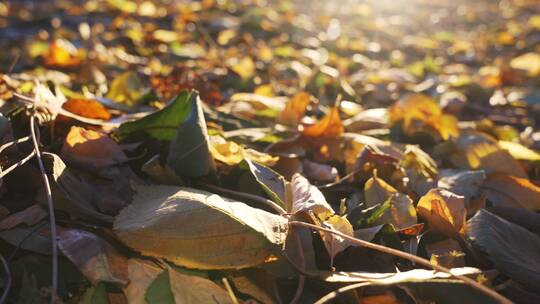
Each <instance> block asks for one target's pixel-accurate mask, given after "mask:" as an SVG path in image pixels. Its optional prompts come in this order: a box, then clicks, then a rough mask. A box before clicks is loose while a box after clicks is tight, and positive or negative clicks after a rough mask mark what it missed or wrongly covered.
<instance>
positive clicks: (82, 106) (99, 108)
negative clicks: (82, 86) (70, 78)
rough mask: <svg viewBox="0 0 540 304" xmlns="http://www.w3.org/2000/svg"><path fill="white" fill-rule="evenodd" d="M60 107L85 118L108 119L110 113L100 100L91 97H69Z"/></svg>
mask: <svg viewBox="0 0 540 304" xmlns="http://www.w3.org/2000/svg"><path fill="white" fill-rule="evenodd" d="M62 108H64V110H66V111H69V112H71V113H73V114H77V115H79V116H82V117H86V118H93V119H101V120H105V121H107V120H110V119H111V113H109V110H107V108H105V106H103V104H101V103H100V102H98V101H96V100H92V99H69V100H68V101H66V102H65V103H64V104H63V105H62Z"/></svg>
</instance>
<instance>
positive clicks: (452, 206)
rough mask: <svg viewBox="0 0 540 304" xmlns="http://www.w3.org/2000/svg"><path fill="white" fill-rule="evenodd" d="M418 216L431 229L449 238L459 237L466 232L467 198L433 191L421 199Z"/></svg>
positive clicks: (444, 191)
mask: <svg viewBox="0 0 540 304" xmlns="http://www.w3.org/2000/svg"><path fill="white" fill-rule="evenodd" d="M416 210H417V211H418V215H419V216H420V217H422V218H423V219H425V220H426V221H427V222H428V224H429V227H430V228H431V229H433V230H434V231H437V232H439V233H441V234H443V235H446V236H448V237H459V236H460V235H463V234H464V233H465V231H466V228H467V226H466V222H465V221H466V217H467V209H466V208H465V198H464V197H463V196H460V195H456V194H454V193H452V192H450V191H447V190H444V189H438V188H435V189H432V190H430V191H429V192H428V193H427V194H426V195H424V196H422V198H420V201H419V202H418V205H417V206H416Z"/></svg>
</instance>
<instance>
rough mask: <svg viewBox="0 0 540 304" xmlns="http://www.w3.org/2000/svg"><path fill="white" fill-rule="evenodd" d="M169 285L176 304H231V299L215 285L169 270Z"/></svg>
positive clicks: (199, 278)
mask: <svg viewBox="0 0 540 304" xmlns="http://www.w3.org/2000/svg"><path fill="white" fill-rule="evenodd" d="M169 284H170V287H171V292H172V294H173V296H174V302H175V303H176V304H192V303H201V304H206V303H208V304H211V303H220V304H232V303H233V301H232V300H231V297H230V296H229V294H228V293H227V291H225V289H223V288H221V287H220V286H219V285H217V284H216V283H214V282H212V281H210V280H208V279H205V278H202V277H199V276H195V275H186V274H183V273H181V272H179V271H176V270H174V269H172V268H169Z"/></svg>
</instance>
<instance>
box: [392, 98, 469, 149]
mask: <svg viewBox="0 0 540 304" xmlns="http://www.w3.org/2000/svg"><path fill="white" fill-rule="evenodd" d="M388 114H389V119H390V123H391V124H399V123H401V124H402V129H403V131H404V133H405V134H406V135H407V136H414V135H415V134H416V133H418V132H427V133H429V134H432V135H434V136H435V137H436V138H441V139H443V140H447V139H449V138H450V137H458V136H459V129H458V126H457V119H456V118H455V117H453V116H451V115H447V114H443V112H442V110H441V108H440V107H439V105H437V103H435V101H434V100H433V99H431V98H430V97H428V96H426V95H422V94H413V95H409V96H408V97H406V98H405V99H402V100H400V101H398V102H397V103H395V104H394V105H393V106H392V107H391V108H390V109H389V113H388Z"/></svg>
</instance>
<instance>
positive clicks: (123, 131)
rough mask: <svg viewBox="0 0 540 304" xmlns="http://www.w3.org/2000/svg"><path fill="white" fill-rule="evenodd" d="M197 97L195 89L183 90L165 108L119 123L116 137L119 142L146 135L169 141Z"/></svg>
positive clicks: (189, 112) (137, 138)
mask: <svg viewBox="0 0 540 304" xmlns="http://www.w3.org/2000/svg"><path fill="white" fill-rule="evenodd" d="M197 98H198V93H197V92H196V91H191V92H188V91H183V92H182V93H180V94H179V95H178V96H176V98H174V100H173V101H172V102H171V103H170V104H169V105H168V106H166V107H165V108H163V109H161V110H159V111H157V112H154V113H152V114H150V115H148V116H145V117H143V118H141V119H138V120H135V121H128V122H125V123H123V124H122V125H120V127H119V128H118V130H117V131H116V137H117V138H118V140H120V142H136V141H140V140H143V139H145V138H147V137H150V138H153V139H156V140H161V141H171V140H173V139H174V138H175V137H176V134H177V132H178V128H179V126H180V125H181V124H182V122H184V121H185V120H186V119H187V118H188V117H189V115H190V114H191V113H192V112H193V107H194V105H195V104H196V103H197Z"/></svg>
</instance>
